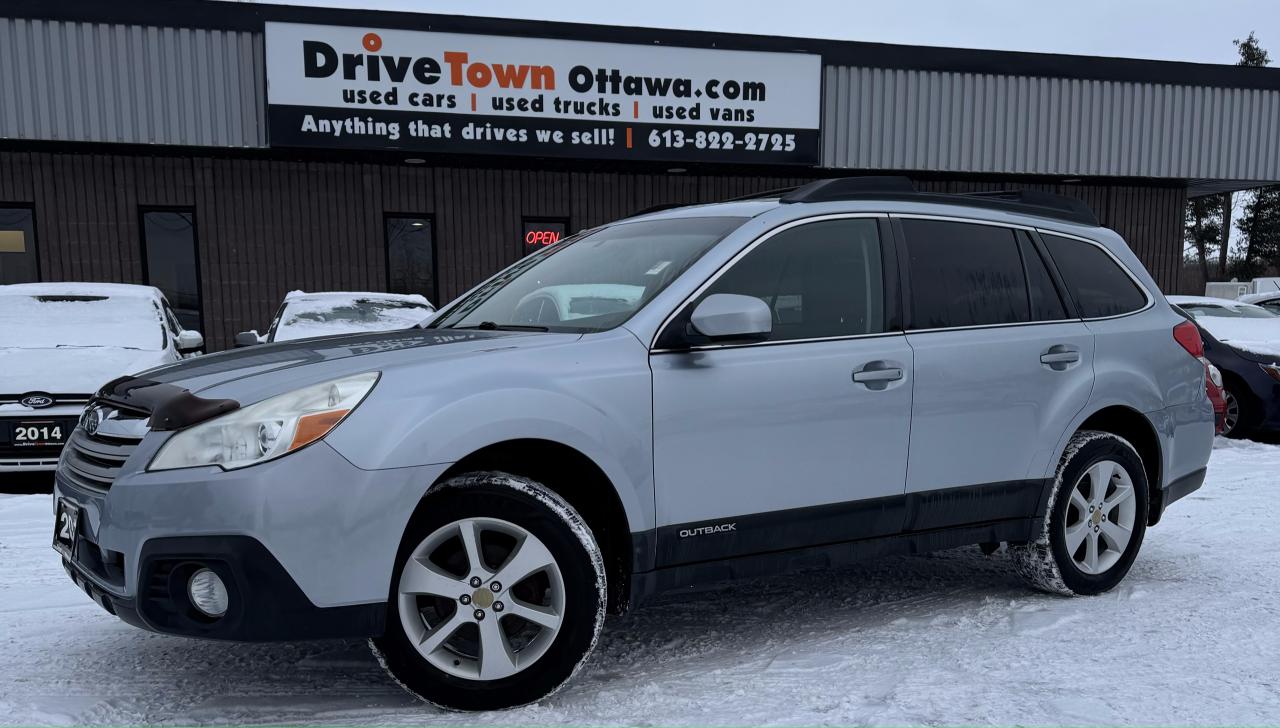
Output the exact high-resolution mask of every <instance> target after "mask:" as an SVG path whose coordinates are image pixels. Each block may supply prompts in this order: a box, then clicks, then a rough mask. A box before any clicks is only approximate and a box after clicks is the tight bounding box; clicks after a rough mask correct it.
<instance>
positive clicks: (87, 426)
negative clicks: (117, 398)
mask: <svg viewBox="0 0 1280 728" xmlns="http://www.w3.org/2000/svg"><path fill="white" fill-rule="evenodd" d="M101 424H102V410H100V409H99V408H97V407H92V408H90V409H88V410H85V413H84V431H85V432H87V433H89V434H90V435H96V434H98V426H99V425H101Z"/></svg>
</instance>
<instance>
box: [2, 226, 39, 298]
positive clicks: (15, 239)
mask: <svg viewBox="0 0 1280 728" xmlns="http://www.w3.org/2000/svg"><path fill="white" fill-rule="evenodd" d="M38 263H39V261H38V260H37V258H36V226H35V216H34V215H32V213H31V210H30V209H29V208H26V207H0V285H3V284H6V283H34V282H36V281H38V280H40V266H39V265H38Z"/></svg>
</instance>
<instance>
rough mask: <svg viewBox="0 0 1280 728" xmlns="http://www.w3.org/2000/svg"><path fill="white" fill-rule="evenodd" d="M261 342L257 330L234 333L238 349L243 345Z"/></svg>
mask: <svg viewBox="0 0 1280 728" xmlns="http://www.w3.org/2000/svg"><path fill="white" fill-rule="evenodd" d="M261 343H262V337H261V336H259V335H258V330H257V329H254V330H252V331H241V332H240V333H238V334H236V339H235V345H236V348H237V349H239V348H240V347H243V346H257V345H258V344H261Z"/></svg>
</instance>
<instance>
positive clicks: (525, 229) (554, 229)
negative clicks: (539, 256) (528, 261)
mask: <svg viewBox="0 0 1280 728" xmlns="http://www.w3.org/2000/svg"><path fill="white" fill-rule="evenodd" d="M522 223H523V224H522V226H521V232H520V249H521V250H522V251H523V254H524V255H528V254H529V253H534V252H537V251H539V250H542V249H543V248H545V247H547V246H548V245H555V244H556V243H558V242H560V239H561V238H563V237H564V236H565V235H568V234H569V220H568V218H563V217H526V218H524V219H523V220H522Z"/></svg>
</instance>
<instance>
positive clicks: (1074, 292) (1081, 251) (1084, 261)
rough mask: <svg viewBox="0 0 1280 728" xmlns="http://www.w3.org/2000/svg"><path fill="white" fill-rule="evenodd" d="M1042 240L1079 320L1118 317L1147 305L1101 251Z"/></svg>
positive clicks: (1068, 241)
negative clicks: (1065, 285) (1073, 301)
mask: <svg viewBox="0 0 1280 728" xmlns="http://www.w3.org/2000/svg"><path fill="white" fill-rule="evenodd" d="M1041 236H1042V237H1043V238H1044V243H1045V246H1046V247H1047V248H1048V249H1049V255H1050V256H1052V257H1053V262H1054V263H1055V264H1057V266H1058V272H1060V273H1061V274H1062V278H1063V280H1064V281H1065V282H1066V284H1067V290H1068V292H1070V294H1071V298H1072V299H1074V300H1075V302H1076V307H1077V308H1079V309H1080V316H1081V317H1083V318H1103V317H1105V316H1119V315H1122V314H1126V313H1133V312H1134V311H1137V310H1138V309H1140V308H1142V307H1143V306H1146V305H1147V297H1146V295H1145V294H1143V292H1142V289H1141V288H1138V285H1137V284H1136V283H1134V282H1133V279H1132V278H1130V277H1129V274H1128V273H1126V272H1125V271H1124V270H1123V269H1122V268H1121V267H1120V266H1119V265H1117V264H1116V262H1115V260H1113V259H1112V257H1111V256H1110V255H1108V254H1107V253H1106V251H1104V250H1103V249H1102V248H1099V247H1098V246H1096V245H1093V244H1091V243H1086V242H1084V241H1081V240H1072V239H1071V238H1063V237H1059V236H1057V235H1047V234H1044V233H1041Z"/></svg>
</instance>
